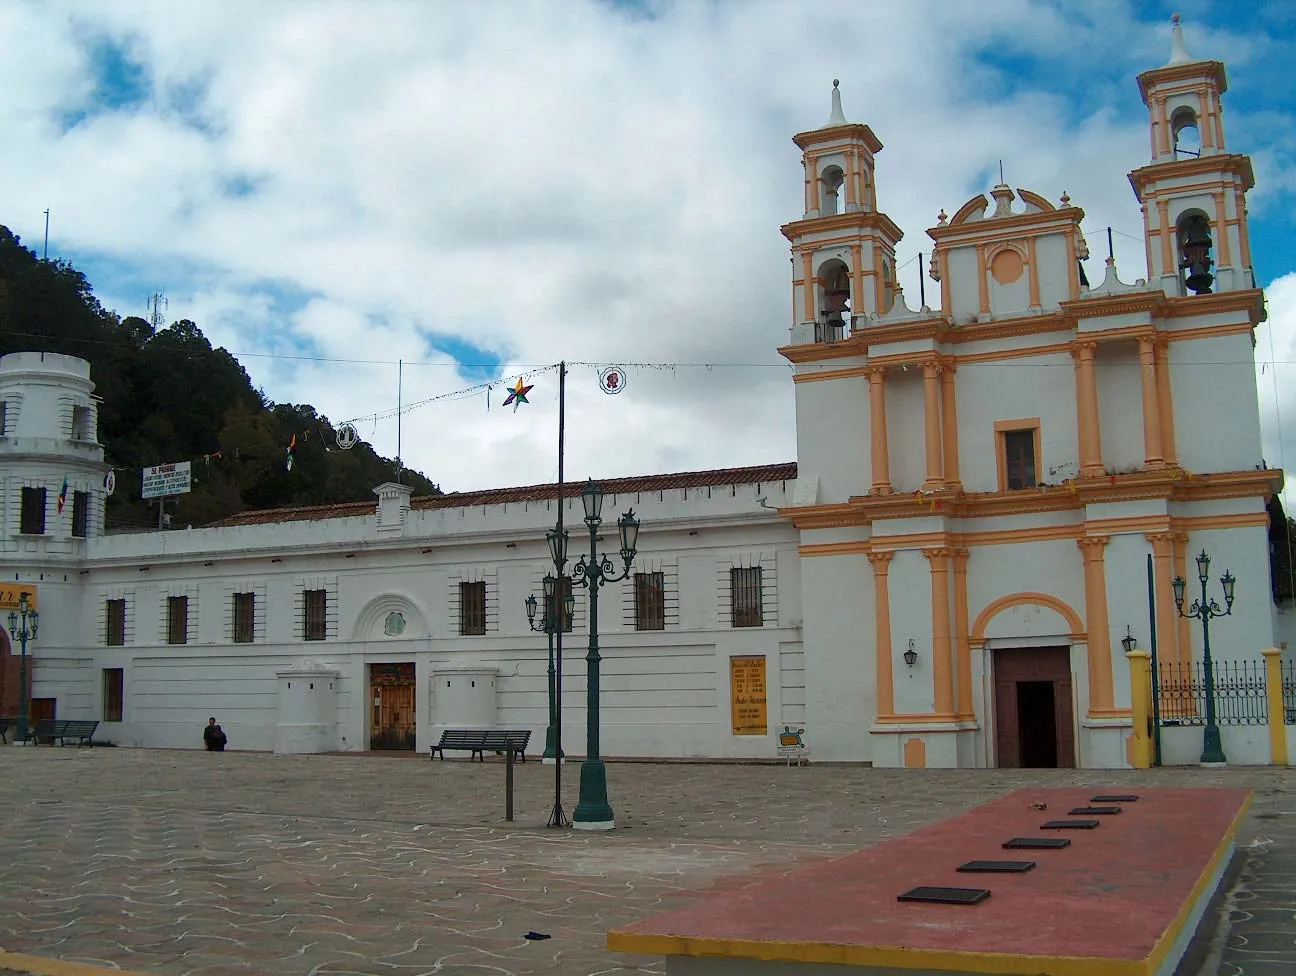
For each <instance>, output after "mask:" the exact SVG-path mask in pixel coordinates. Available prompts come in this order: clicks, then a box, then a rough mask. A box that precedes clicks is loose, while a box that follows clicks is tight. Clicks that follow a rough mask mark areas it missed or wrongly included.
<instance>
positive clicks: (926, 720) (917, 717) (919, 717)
mask: <svg viewBox="0 0 1296 976" xmlns="http://www.w3.org/2000/svg"><path fill="white" fill-rule="evenodd" d="M958 720H959V718H958V716H957V715H955V714H954V713H953V712H907V713H904V714H898V715H888V716H887V717H886V718H881V717H879V718H878V719H877V722H876V724H877V725H924V724H931V725H935V724H937V723H940V724H944V725H951V724H953V723H955V722H957V721H958ZM896 731H897V732H903V731H905V730H904V729H897V730H896ZM931 731H932V732H933V733H940V732H962V731H963V730H962V729H932V730H931Z"/></svg>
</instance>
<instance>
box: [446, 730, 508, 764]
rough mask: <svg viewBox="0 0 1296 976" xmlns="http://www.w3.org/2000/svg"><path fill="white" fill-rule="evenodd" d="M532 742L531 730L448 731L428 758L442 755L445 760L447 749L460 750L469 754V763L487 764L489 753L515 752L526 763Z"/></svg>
mask: <svg viewBox="0 0 1296 976" xmlns="http://www.w3.org/2000/svg"><path fill="white" fill-rule="evenodd" d="M530 741H531V730H530V729H446V730H445V731H443V732H442V733H441V741H440V742H438V743H437V744H436V745H434V746H433V747H432V749H431V755H430V756H429V757H428V758H429V759H434V758H436V755H437V753H440V754H441V758H442V759H445V751H446V750H447V749H459V750H462V751H464V752H467V753H468V759H469V761H471V760H472V759H474V758H476V759H478V760H480V761H481V762H485V761H486V753H487V752H513V753H515V754H516V755H518V756H519V757H521V759H522V761H523V762H526V747H527V743H528V742H530Z"/></svg>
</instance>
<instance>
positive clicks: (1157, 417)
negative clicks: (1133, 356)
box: [1138, 336, 1165, 468]
mask: <svg viewBox="0 0 1296 976" xmlns="http://www.w3.org/2000/svg"><path fill="white" fill-rule="evenodd" d="M1138 344H1139V375H1140V376H1141V377H1142V380H1143V463H1144V465H1146V466H1147V467H1149V468H1164V467H1165V455H1164V454H1163V453H1162V449H1161V397H1160V396H1159V392H1160V391H1159V389H1158V384H1157V368H1156V344H1155V342H1154V341H1153V339H1152V337H1151V336H1140V337H1139V341H1138Z"/></svg>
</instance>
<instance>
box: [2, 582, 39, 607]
mask: <svg viewBox="0 0 1296 976" xmlns="http://www.w3.org/2000/svg"><path fill="white" fill-rule="evenodd" d="M24 593H26V594H27V609H28V610H35V609H37V606H36V584H35V583H0V610H3V611H4V612H5V613H8V612H9V611H10V610H17V609H18V601H19V599H20V598H21V596H22V594H24Z"/></svg>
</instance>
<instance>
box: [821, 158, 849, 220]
mask: <svg viewBox="0 0 1296 976" xmlns="http://www.w3.org/2000/svg"><path fill="white" fill-rule="evenodd" d="M819 181H820V183H821V184H822V187H821V188H820V190H821V192H820V196H821V199H820V203H819V213H820V214H821V215H823V216H825V217H828V216H831V215H832V214H839V213H842V212H843V211H844V210H845V209H846V199H845V195H844V191H845V186H846V174H845V173H843V172H842V171H841V167H840V166H829V167H828V168H827V169H825V170H824V172H823V176H821V177H820V178H819Z"/></svg>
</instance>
